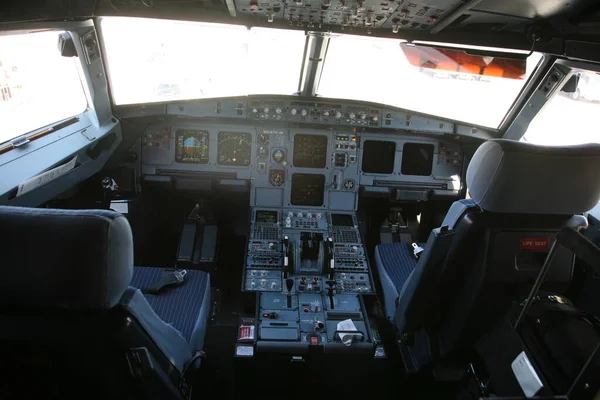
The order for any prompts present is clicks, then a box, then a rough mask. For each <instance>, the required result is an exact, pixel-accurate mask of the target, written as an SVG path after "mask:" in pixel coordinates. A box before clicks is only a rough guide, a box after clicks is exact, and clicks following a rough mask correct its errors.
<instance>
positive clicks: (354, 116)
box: [348, 112, 356, 119]
mask: <svg viewBox="0 0 600 400" xmlns="http://www.w3.org/2000/svg"><path fill="white" fill-rule="evenodd" d="M348 116H349V117H350V119H354V118H356V114H354V113H353V112H351V113H350V114H348Z"/></svg>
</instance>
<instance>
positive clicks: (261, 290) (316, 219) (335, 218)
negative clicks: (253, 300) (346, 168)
mask: <svg viewBox="0 0 600 400" xmlns="http://www.w3.org/2000/svg"><path fill="white" fill-rule="evenodd" d="M243 285H244V287H243V290H244V291H249V292H258V300H257V302H258V303H257V318H256V323H257V337H256V345H257V346H256V347H257V350H258V351H273V352H283V353H291V354H296V353H303V352H306V351H308V348H309V347H310V346H322V347H323V349H324V351H325V352H348V351H353V352H365V353H367V354H371V355H372V353H373V349H374V346H373V339H372V337H371V329H370V327H369V322H368V318H367V314H366V311H365V307H364V303H363V299H362V295H364V294H373V293H374V286H373V279H372V275H371V272H370V270H369V263H368V260H367V256H366V253H365V248H364V246H363V244H362V240H361V235H360V231H359V227H358V221H357V219H356V215H355V214H354V213H352V212H326V211H322V210H314V211H307V210H295V209H266V208H261V209H253V210H252V214H251V224H250V238H249V241H248V249H247V259H246V268H245V269H244V279H243ZM344 342H345V343H344Z"/></svg>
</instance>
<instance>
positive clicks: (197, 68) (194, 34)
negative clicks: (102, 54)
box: [101, 18, 305, 104]
mask: <svg viewBox="0 0 600 400" xmlns="http://www.w3.org/2000/svg"><path fill="white" fill-rule="evenodd" d="M101 26H102V34H103V39H104V43H105V47H106V55H107V58H108V68H109V72H110V78H111V84H112V85H111V86H112V93H113V97H114V101H115V103H116V104H133V103H149V102H156V101H169V100H180V99H200V98H207V97H225V96H240V95H247V94H259V93H260V94H293V93H294V92H296V91H297V90H298V80H299V77H300V68H301V65H302V56H303V52H304V42H305V35H304V32H301V31H288V30H285V31H284V30H277V29H262V28H254V29H252V30H248V29H246V28H245V27H242V26H237V25H219V24H206V23H191V22H181V21H163V20H152V19H136V18H106V19H103V20H102V25H101Z"/></svg>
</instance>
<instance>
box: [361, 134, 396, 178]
mask: <svg viewBox="0 0 600 400" xmlns="http://www.w3.org/2000/svg"><path fill="white" fill-rule="evenodd" d="M363 147H364V150H363V160H362V170H363V172H366V173H369V174H391V173H392V172H394V158H395V156H396V143H395V142H385V141H381V140H365V144H364V146H363Z"/></svg>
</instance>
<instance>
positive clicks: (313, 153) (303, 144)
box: [294, 135, 327, 168]
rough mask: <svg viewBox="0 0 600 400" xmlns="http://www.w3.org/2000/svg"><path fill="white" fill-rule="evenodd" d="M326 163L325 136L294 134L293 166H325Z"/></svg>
mask: <svg viewBox="0 0 600 400" xmlns="http://www.w3.org/2000/svg"><path fill="white" fill-rule="evenodd" d="M326 164H327V136H323V135H296V136H294V167H298V168H325V165H326Z"/></svg>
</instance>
